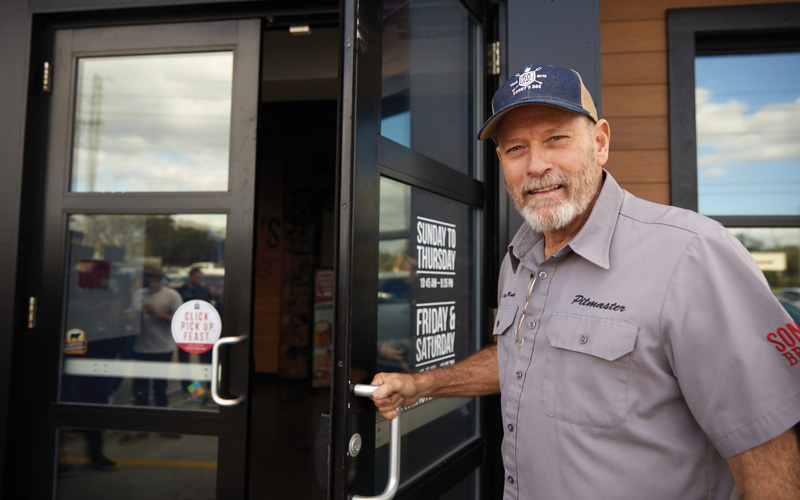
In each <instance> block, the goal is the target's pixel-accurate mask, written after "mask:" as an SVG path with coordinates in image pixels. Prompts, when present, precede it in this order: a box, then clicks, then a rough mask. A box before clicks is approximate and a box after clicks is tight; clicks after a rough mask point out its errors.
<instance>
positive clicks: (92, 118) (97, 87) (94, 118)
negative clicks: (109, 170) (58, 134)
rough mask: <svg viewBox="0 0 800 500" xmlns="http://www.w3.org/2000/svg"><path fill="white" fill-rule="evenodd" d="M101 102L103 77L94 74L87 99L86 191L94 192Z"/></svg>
mask: <svg viewBox="0 0 800 500" xmlns="http://www.w3.org/2000/svg"><path fill="white" fill-rule="evenodd" d="M102 102H103V77H102V76H100V75H98V74H95V75H94V78H93V79H92V95H91V98H90V99H89V123H88V125H89V172H88V173H87V174H88V178H87V181H88V184H89V185H88V191H89V192H90V193H93V192H94V190H95V178H96V176H97V156H98V155H99V153H100V105H101V103H102Z"/></svg>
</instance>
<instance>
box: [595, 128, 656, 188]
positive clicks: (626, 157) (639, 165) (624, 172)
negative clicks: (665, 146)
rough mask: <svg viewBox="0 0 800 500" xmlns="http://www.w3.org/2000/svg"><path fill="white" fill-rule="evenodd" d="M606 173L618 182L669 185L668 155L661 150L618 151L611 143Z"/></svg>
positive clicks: (612, 142)
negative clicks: (609, 173) (610, 174)
mask: <svg viewBox="0 0 800 500" xmlns="http://www.w3.org/2000/svg"><path fill="white" fill-rule="evenodd" d="M607 168H608V171H609V172H611V173H612V174H613V175H614V177H615V178H616V179H617V180H618V181H619V182H626V183H627V182H634V183H635V182H659V183H662V184H669V153H668V152H667V151H664V150H661V149H654V150H624V149H622V150H620V149H618V148H615V144H614V141H613V134H612V141H611V155H610V156H609V159H608V165H607Z"/></svg>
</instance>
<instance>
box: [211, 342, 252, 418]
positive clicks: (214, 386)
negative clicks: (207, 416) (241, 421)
mask: <svg viewBox="0 0 800 500" xmlns="http://www.w3.org/2000/svg"><path fill="white" fill-rule="evenodd" d="M245 340H247V337H244V336H242V337H223V338H221V339H219V340H218V341H217V342H216V343H215V344H214V347H213V348H212V349H211V397H212V398H213V399H214V402H216V403H217V404H218V405H220V406H235V405H238V404H239V403H241V402H242V401H244V396H238V397H237V398H236V399H225V398H223V397H221V396H220V395H219V379H220V377H221V371H220V364H219V349H220V347H222V345H223V344H237V343H239V342H244V341H245Z"/></svg>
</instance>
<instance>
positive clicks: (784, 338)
mask: <svg viewBox="0 0 800 500" xmlns="http://www.w3.org/2000/svg"><path fill="white" fill-rule="evenodd" d="M534 277H535V279H536V281H535V283H534V285H533V289H532V293H531V296H530V302H529V304H528V306H527V308H525V303H526V298H527V293H528V288H529V285H530V283H531V281H532V278H534ZM498 304H499V308H498V313H497V317H496V320H495V323H494V334H495V335H496V339H497V342H498V368H499V375H500V386H501V392H502V396H501V401H502V414H503V426H504V433H505V435H504V439H503V448H502V453H503V461H504V464H505V474H506V478H505V479H506V481H505V493H504V498H505V500H512V499H520V500H523V499H583V498H613V499H615V500H621V499H642V498H647V499H649V500H657V499H664V500H675V499H677V498H686V499H690V498H691V499H727V498H728V497H729V496H730V494H731V491H732V489H733V479H732V477H731V473H730V470H729V469H728V467H727V464H726V462H725V458H727V457H730V456H732V455H736V454H738V453H741V452H743V451H745V450H748V449H750V448H752V447H754V446H757V445H759V444H761V443H764V442H766V441H768V440H770V439H772V438H774V437H776V436H778V435H779V434H781V433H783V432H784V431H786V430H788V429H789V428H790V427H791V426H792V425H793V424H794V423H795V422H797V421H798V420H800V363H798V362H797V360H798V359H799V358H800V329H798V327H797V325H796V324H795V323H793V322H792V321H791V319H790V317H789V316H788V315H787V314H786V312H785V311H784V310H783V308H782V307H781V306H780V304H779V302H777V300H776V299H775V298H774V297H773V295H772V293H771V292H770V290H769V287H768V285H767V283H766V280H765V279H764V276H763V274H762V273H761V271H760V270H759V269H758V267H757V266H756V265H755V262H754V259H753V258H752V256H751V255H750V254H749V253H748V252H747V250H746V249H745V248H743V247H742V245H740V244H739V242H738V241H737V240H736V239H735V238H734V237H733V236H732V235H731V234H730V233H729V232H728V231H727V230H726V229H725V228H724V227H722V226H721V225H719V224H718V223H716V222H714V221H712V220H711V219H708V218H706V217H702V216H700V215H697V214H696V213H694V212H689V211H686V210H681V209H678V208H675V207H668V206H664V205H658V204H654V203H649V202H646V201H644V200H640V199H638V198H636V197H634V196H633V195H631V194H630V193H628V192H626V191H624V190H623V189H621V188H620V187H619V185H618V184H617V182H616V181H615V180H614V179H613V177H611V175H610V174H608V173H606V175H605V183H604V185H603V188H602V191H601V194H600V195H599V197H598V199H597V202H596V203H595V206H594V209H593V210H592V213H591V215H590V217H589V219H588V221H587V222H586V224H585V225H584V227H583V228H582V229H581V230H580V232H579V233H578V234H577V235H576V236H575V237H574V238H573V239H572V240H571V241H570V242H569V244H568V245H567V246H565V247H564V248H562V249H561V250H560V251H559V252H558V253H556V254H555V255H553V256H551V257H550V258H548V259H546V260H545V259H544V238H543V237H542V235H541V234H539V233H536V232H534V231H533V230H532V229H530V228H529V227H528V226H527V225H525V226H523V227H522V228H521V229H520V230H519V232H518V233H517V235H516V236H515V237H514V240H513V241H512V242H511V245H510V246H509V251H508V254H507V255H506V257H505V260H504V261H503V265H502V268H501V272H500V279H499V288H498ZM523 310H525V311H526V313H525V315H524V318H522V321H521V317H522V315H523ZM518 325H519V338H520V340H519V341H516V332H517V328H518ZM515 343H516V344H521V347H517V346H516V345H515ZM793 349H794V351H793Z"/></svg>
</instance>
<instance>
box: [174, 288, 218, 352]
mask: <svg viewBox="0 0 800 500" xmlns="http://www.w3.org/2000/svg"><path fill="white" fill-rule="evenodd" d="M221 332H222V319H221V318H220V317H219V313H218V312H217V309H216V308H215V307H214V306H213V305H211V304H210V303H208V302H206V301H205V300H190V301H188V302H184V303H183V304H181V306H180V307H179V308H178V310H177V311H175V314H174V315H173V316H172V338H173V339H175V343H176V344H178V347H180V348H181V349H183V350H184V351H186V352H188V353H194V354H199V353H202V352H206V351H208V350H210V349H211V348H212V347H214V343H215V342H216V341H217V340H219V336H220V333H221Z"/></svg>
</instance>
